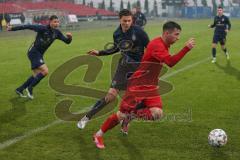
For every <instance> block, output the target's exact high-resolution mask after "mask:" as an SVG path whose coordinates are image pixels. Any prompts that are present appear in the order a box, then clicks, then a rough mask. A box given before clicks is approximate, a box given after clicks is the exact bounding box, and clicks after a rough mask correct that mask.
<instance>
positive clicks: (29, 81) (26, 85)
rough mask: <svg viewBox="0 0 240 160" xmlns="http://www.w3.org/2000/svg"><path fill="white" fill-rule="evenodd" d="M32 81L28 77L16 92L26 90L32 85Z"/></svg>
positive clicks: (31, 77)
mask: <svg viewBox="0 0 240 160" xmlns="http://www.w3.org/2000/svg"><path fill="white" fill-rule="evenodd" d="M33 80H34V77H33V76H30V77H29V78H28V79H27V80H26V81H25V82H24V83H23V84H22V85H21V86H20V87H18V88H17V90H20V91H22V90H24V89H26V88H27V87H28V86H29V85H30V84H31V83H32V81H33Z"/></svg>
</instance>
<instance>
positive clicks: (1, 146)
mask: <svg viewBox="0 0 240 160" xmlns="http://www.w3.org/2000/svg"><path fill="white" fill-rule="evenodd" d="M209 59H210V57H208V58H206V59H203V60H201V61H198V62H196V63H193V64H190V65H187V66H185V67H183V68H181V69H179V70H176V71H174V72H172V73H169V74H166V75H165V76H162V77H161V79H167V78H169V77H172V76H175V75H176V74H178V73H180V72H184V71H186V70H188V69H191V68H193V67H195V66H197V65H199V64H201V63H204V62H206V61H208V60H209ZM82 111H85V109H83V110H81V111H79V113H81V112H82ZM62 122H64V121H62V120H55V121H53V122H52V123H49V124H48V125H46V126H42V127H39V128H36V129H33V130H31V131H29V132H26V133H24V134H23V135H22V136H19V137H15V138H13V139H9V140H7V141H5V142H2V143H0V150H3V149H5V148H7V147H9V146H11V145H13V144H15V143H17V142H20V141H22V140H24V139H26V138H28V137H31V136H33V135H34V134H37V133H39V132H42V131H44V130H46V129H48V128H50V127H52V126H55V125H57V124H60V123H62Z"/></svg>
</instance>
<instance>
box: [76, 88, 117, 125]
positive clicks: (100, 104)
mask: <svg viewBox="0 0 240 160" xmlns="http://www.w3.org/2000/svg"><path fill="white" fill-rule="evenodd" d="M118 93H119V90H118V89H115V88H110V89H109V90H108V93H107V95H106V96H105V97H104V98H102V99H100V100H98V101H97V102H96V103H95V104H94V105H93V107H92V108H91V110H90V111H89V112H88V113H87V114H86V115H85V116H84V117H83V118H82V119H81V120H80V121H79V122H78V123H77V126H78V128H80V129H83V128H85V126H86V125H87V123H88V122H89V120H90V119H91V118H92V117H93V116H94V115H95V114H96V113H98V112H99V111H100V110H102V109H103V108H104V107H105V106H106V105H107V104H109V103H111V102H112V101H114V100H115V99H116V97H117V95H118Z"/></svg>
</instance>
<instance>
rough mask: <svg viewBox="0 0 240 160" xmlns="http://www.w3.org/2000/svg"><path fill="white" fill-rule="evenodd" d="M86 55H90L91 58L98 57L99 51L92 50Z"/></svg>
mask: <svg viewBox="0 0 240 160" xmlns="http://www.w3.org/2000/svg"><path fill="white" fill-rule="evenodd" d="M87 53H88V54H89V55H92V56H98V55H99V51H98V50H95V49H92V50H90V51H88V52H87Z"/></svg>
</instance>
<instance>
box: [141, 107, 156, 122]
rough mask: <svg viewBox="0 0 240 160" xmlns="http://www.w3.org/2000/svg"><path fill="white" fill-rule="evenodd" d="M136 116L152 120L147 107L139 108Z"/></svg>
mask: <svg viewBox="0 0 240 160" xmlns="http://www.w3.org/2000/svg"><path fill="white" fill-rule="evenodd" d="M137 118H140V119H143V120H154V118H153V116H152V113H151V111H150V110H149V108H144V109H139V110H138V111H137Z"/></svg>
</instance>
